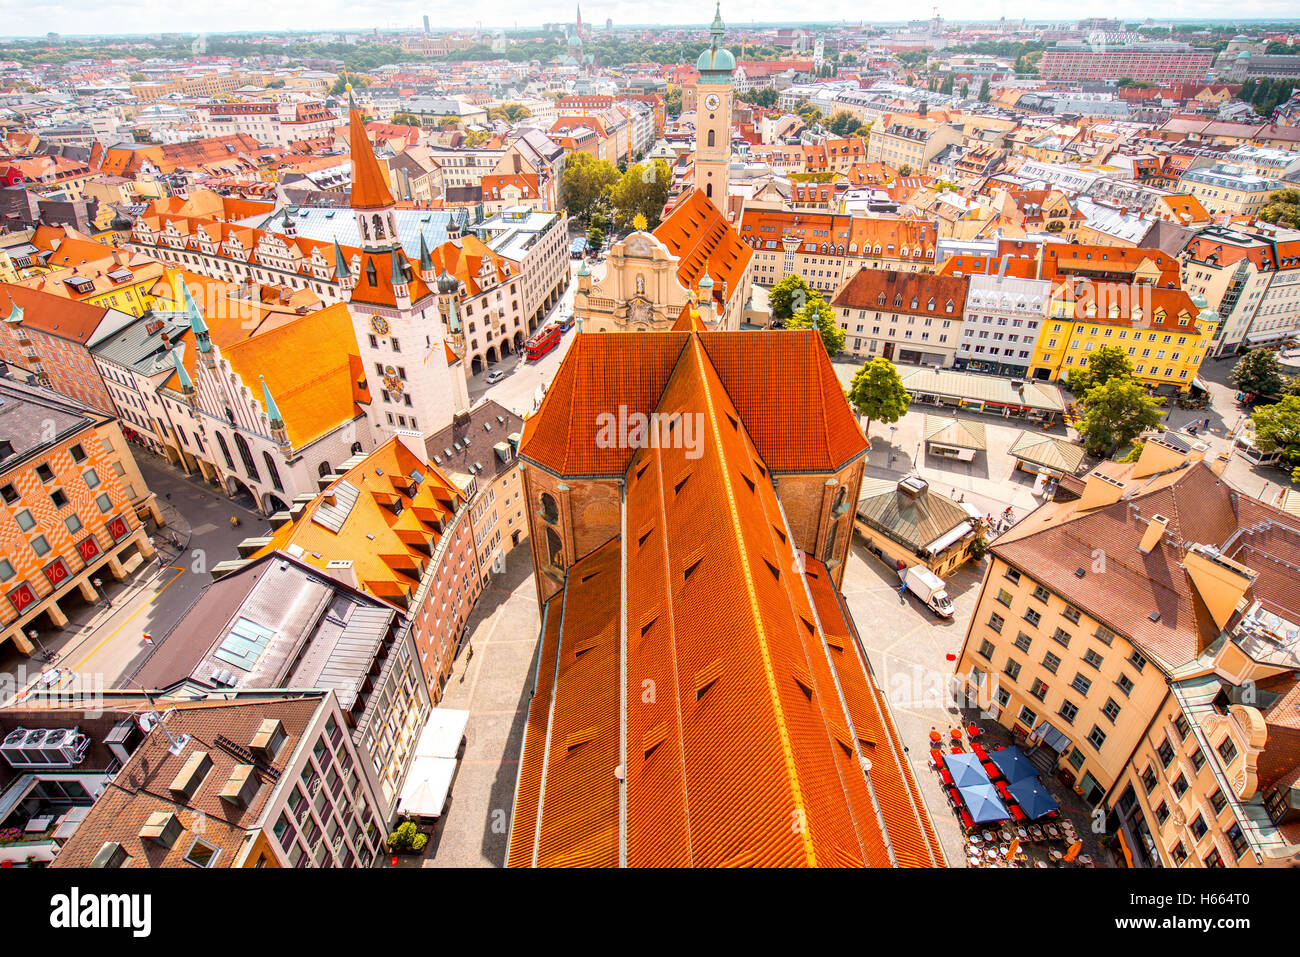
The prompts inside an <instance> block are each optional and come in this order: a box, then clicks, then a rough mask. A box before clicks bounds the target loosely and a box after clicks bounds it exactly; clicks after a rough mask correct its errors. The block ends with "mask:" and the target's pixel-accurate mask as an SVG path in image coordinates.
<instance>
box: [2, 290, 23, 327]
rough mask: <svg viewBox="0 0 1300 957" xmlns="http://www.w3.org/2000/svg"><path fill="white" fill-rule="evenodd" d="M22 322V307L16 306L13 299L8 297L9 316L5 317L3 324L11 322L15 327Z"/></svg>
mask: <svg viewBox="0 0 1300 957" xmlns="http://www.w3.org/2000/svg"><path fill="white" fill-rule="evenodd" d="M22 321H23V307H22V306H20V305H18V303H16V302H14V301H13V298H12V297H10V299H9V315H8V316H6V317H5V322H12V323H14V324H15V325H17V324H18V323H20V322H22Z"/></svg>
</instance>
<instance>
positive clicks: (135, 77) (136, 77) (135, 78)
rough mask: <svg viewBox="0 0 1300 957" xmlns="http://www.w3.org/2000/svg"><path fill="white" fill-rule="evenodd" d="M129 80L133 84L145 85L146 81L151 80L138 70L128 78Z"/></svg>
mask: <svg viewBox="0 0 1300 957" xmlns="http://www.w3.org/2000/svg"><path fill="white" fill-rule="evenodd" d="M127 79H128V80H130V81H131V82H132V83H143V82H144V81H145V80H147V79H149V78H148V77H147V76H145V75H144V74H143V73H141V72H139V71H138V70H137V71H136V72H135V73H132V74H131V75H130V76H128V77H127Z"/></svg>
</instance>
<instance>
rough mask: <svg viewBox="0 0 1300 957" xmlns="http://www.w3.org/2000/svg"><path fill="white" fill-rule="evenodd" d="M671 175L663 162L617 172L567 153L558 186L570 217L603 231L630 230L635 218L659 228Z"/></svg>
mask: <svg viewBox="0 0 1300 957" xmlns="http://www.w3.org/2000/svg"><path fill="white" fill-rule="evenodd" d="M672 182H673V173H672V170H671V169H670V168H669V166H668V164H667V163H665V162H664V161H663V160H646V161H645V162H642V163H634V164H632V165H631V166H628V167H627V168H626V170H624V171H622V172H620V171H619V168H618V167H617V166H615V165H614V164H613V163H611V162H610V161H609V160H600V159H596V158H595V157H593V156H591V155H590V154H589V153H570V154H569V157H568V159H567V160H566V161H565V164H564V175H563V177H562V178H561V181H560V186H561V190H562V193H563V202H564V207H565V209H566V210H568V213H569V215H570V216H573V217H574V218H576V219H579V220H581V221H582V222H584V223H586V224H588V225H589V226H595V227H598V228H600V229H602V230H604V229H608V228H609V227H610V226H616V227H618V228H619V229H627V228H629V227H630V226H631V225H632V223H633V220H635V219H636V217H637V216H643V217H644V218H645V222H646V224H647V227H648V228H650V229H653V228H654V227H655V226H657V225H659V220H660V216H661V214H662V213H663V209H664V204H665V203H666V202H668V190H669V188H670V187H671V186H672Z"/></svg>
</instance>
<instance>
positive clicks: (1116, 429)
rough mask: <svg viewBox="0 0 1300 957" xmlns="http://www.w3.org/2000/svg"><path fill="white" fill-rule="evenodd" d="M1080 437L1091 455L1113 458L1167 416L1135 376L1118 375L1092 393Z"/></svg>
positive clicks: (1090, 392) (1086, 397) (1087, 403)
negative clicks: (1119, 450) (1122, 448)
mask: <svg viewBox="0 0 1300 957" xmlns="http://www.w3.org/2000/svg"><path fill="white" fill-rule="evenodd" d="M1083 409H1084V412H1083V419H1082V420H1081V421H1080V422H1079V425H1078V429H1079V435H1080V437H1081V438H1082V439H1083V444H1084V445H1085V446H1087V449H1088V451H1089V452H1091V453H1093V454H1094V455H1110V454H1111V453H1113V452H1114V451H1115V450H1116V449H1117V448H1119V447H1120V446H1123V445H1127V444H1128V443H1130V442H1132V441H1133V440H1134V439H1136V438H1137V437H1138V436H1139V435H1141V434H1142V433H1143V432H1144V431H1145V430H1146V429H1152V428H1155V427H1156V426H1157V425H1159V424H1160V420H1161V418H1162V417H1163V416H1162V414H1161V412H1160V406H1159V405H1157V404H1156V400H1155V399H1153V398H1152V397H1151V396H1150V394H1149V393H1148V392H1147V390H1146V387H1145V386H1143V385H1142V383H1141V382H1139V381H1138V380H1137V379H1134V378H1132V377H1131V376H1115V377H1113V378H1111V379H1109V380H1108V381H1106V382H1104V383H1102V384H1101V385H1096V386H1093V387H1092V388H1091V389H1089V390H1088V393H1087V395H1086V396H1085V397H1084V400H1083Z"/></svg>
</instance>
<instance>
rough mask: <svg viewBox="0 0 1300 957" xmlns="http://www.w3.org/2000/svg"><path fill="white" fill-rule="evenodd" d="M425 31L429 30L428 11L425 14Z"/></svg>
mask: <svg viewBox="0 0 1300 957" xmlns="http://www.w3.org/2000/svg"><path fill="white" fill-rule="evenodd" d="M424 32H425V33H428V32H429V15H428V14H427V13H426V14H425V15H424Z"/></svg>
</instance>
